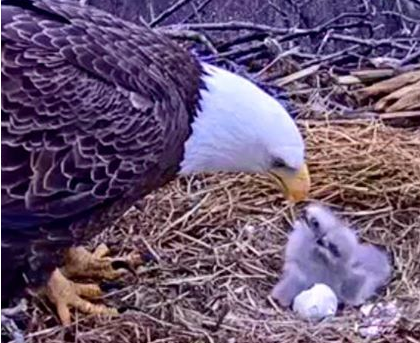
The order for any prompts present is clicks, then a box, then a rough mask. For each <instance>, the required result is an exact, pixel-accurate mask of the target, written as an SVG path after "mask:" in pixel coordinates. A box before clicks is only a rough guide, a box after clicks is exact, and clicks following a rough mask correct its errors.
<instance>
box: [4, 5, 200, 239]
mask: <svg viewBox="0 0 420 343" xmlns="http://www.w3.org/2000/svg"><path fill="white" fill-rule="evenodd" d="M18 4H19V5H16V6H14V5H11V6H9V5H7V4H2V85H1V87H2V163H1V167H2V185H1V187H2V221H3V226H7V227H8V229H13V228H17V229H19V228H20V229H23V228H28V227H34V226H38V227H39V226H43V225H45V224H47V223H51V222H54V221H56V220H58V219H60V220H61V219H63V218H64V219H67V220H68V221H69V222H71V221H72V220H74V218H76V217H77V216H80V214H83V215H85V214H86V212H87V211H90V210H92V209H94V208H97V207H98V206H99V207H100V206H101V205H102V204H106V203H109V202H112V201H113V200H114V199H117V198H119V197H122V196H123V195H125V194H127V193H130V191H131V190H133V189H135V190H136V192H139V193H140V194H138V196H139V197H140V196H141V195H142V194H141V193H146V192H147V191H150V190H151V189H152V188H153V187H157V186H159V185H160V184H161V183H162V182H163V180H159V178H161V179H162V178H164V175H163V174H164V173H165V172H166V173H172V174H173V173H174V172H175V170H174V168H175V167H176V164H177V162H179V159H180V158H181V156H182V148H181V149H180V148H179V147H180V143H182V141H183V140H185V139H186V137H187V135H188V132H189V127H188V126H189V125H188V121H189V120H190V118H189V116H192V115H193V111H194V108H195V106H196V101H198V95H197V94H196V92H198V83H199V76H198V74H199V72H198V68H196V66H195V64H194V62H193V61H192V60H191V58H190V57H189V56H188V55H187V54H186V53H185V52H184V51H183V50H181V49H179V48H177V47H176V46H175V45H174V44H172V43H171V42H169V41H168V40H167V39H164V38H163V37H159V36H157V35H156V34H154V33H153V32H152V31H150V30H148V29H146V28H139V27H136V26H134V25H131V24H130V23H126V22H124V21H122V20H118V19H116V18H114V17H112V16H110V15H107V14H106V13H104V12H101V11H96V10H93V9H88V8H80V7H78V6H72V5H71V4H69V3H68V2H61V1H56V0H54V1H34V2H30V1H22V2H18ZM19 6H23V7H19ZM180 61H182V62H183V63H180ZM166 177H167V175H166ZM142 189H144V190H142ZM50 234H51V233H50Z"/></svg>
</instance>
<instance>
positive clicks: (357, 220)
mask: <svg viewBox="0 0 420 343" xmlns="http://www.w3.org/2000/svg"><path fill="white" fill-rule="evenodd" d="M300 125H301V127H302V131H303V132H304V135H305V138H306V144H307V156H308V160H309V169H310V171H311V176H312V193H311V196H312V198H313V199H316V200H321V201H324V202H326V203H328V204H330V205H332V206H334V207H335V208H337V210H339V211H340V212H341V213H342V214H343V215H344V216H346V217H347V218H350V219H351V221H352V223H353V224H354V226H355V228H356V229H357V230H358V232H359V234H360V236H361V239H362V241H367V242H371V243H374V244H378V245H382V246H384V247H385V248H386V249H387V251H388V252H389V253H390V254H391V255H392V257H393V264H394V271H393V279H392V281H391V283H390V284H389V285H388V286H387V288H386V291H385V292H384V293H383V294H381V296H380V297H379V299H378V300H384V301H392V300H397V304H398V306H399V308H400V309H401V310H402V318H401V320H400V321H399V322H398V323H397V325H396V326H395V327H393V328H391V329H390V331H389V333H387V334H385V335H384V336H382V337H380V338H377V339H375V340H374V341H375V342H416V339H418V337H420V319H419V318H420V301H419V299H420V291H419V289H420V259H419V256H420V243H419V242H420V208H419V204H420V130H419V129H407V128H406V129H402V128H393V127H389V126H385V125H383V124H381V123H380V122H376V121H372V122H366V121H363V122H358V121H357V120H352V121H344V120H342V121H335V122H333V121H331V122H328V121H322V122H321V121H301V122H300ZM297 213H298V209H297V208H293V207H290V206H288V205H287V204H286V203H285V201H284V200H283V198H282V197H281V195H280V193H279V191H278V189H276V187H275V186H274V185H272V184H271V182H270V181H269V180H268V179H265V178H264V177H260V176H251V175H212V176H196V177H191V178H181V179H178V180H176V181H174V182H173V183H171V184H170V185H168V186H167V187H165V188H163V189H161V190H160V191H159V192H157V193H154V194H152V195H150V196H148V197H147V198H145V199H143V201H142V202H141V203H139V204H138V205H137V206H136V207H133V208H132V209H131V210H130V211H129V212H128V213H127V214H126V215H125V217H124V218H122V219H121V220H120V221H119V222H118V223H117V224H116V225H115V226H113V227H112V228H110V229H109V230H107V231H105V232H104V233H103V234H102V235H101V236H100V237H97V238H96V240H95V241H94V242H92V247H93V246H95V245H97V244H98V243H99V242H105V243H107V244H109V245H110V246H111V247H112V249H113V250H115V251H116V252H117V253H118V254H121V255H122V254H126V253H130V252H133V251H134V252H138V251H143V252H144V251H148V252H149V253H150V254H151V255H152V256H153V257H154V259H153V261H151V262H150V263H148V264H147V265H144V266H141V267H139V269H138V278H137V279H135V278H134V277H133V276H127V277H126V278H125V279H124V282H125V284H126V287H124V288H122V289H121V290H118V291H115V292H113V293H110V294H109V295H108V296H107V298H106V301H107V302H108V303H109V304H117V305H121V302H122V303H123V304H124V305H128V306H132V307H133V308H134V309H133V310H128V311H126V312H125V313H124V314H122V315H120V316H119V317H113V318H109V317H103V318H98V317H96V318H89V317H85V316H83V315H79V314H77V315H76V318H75V323H74V325H73V326H72V327H71V328H63V327H60V326H57V320H56V317H55V315H54V311H52V310H49V311H48V308H47V310H46V309H45V307H44V306H43V305H42V304H38V303H35V304H34V305H32V307H31V308H30V309H29V311H28V323H29V324H28V331H29V333H28V335H27V339H28V341H30V342H34V343H35V342H42V343H52V342H62V341H63V340H64V341H71V342H75V341H77V342H80V343H99V342H101V343H104V342H230V343H240V342H247V343H248V342H283V343H291V342H308V343H309V342H356V341H357V342H359V341H360V340H361V338H360V337H359V336H358V334H357V333H356V332H355V329H354V328H355V323H356V322H357V321H358V316H359V312H358V310H357V309H350V308H345V309H344V310H342V311H340V312H339V313H338V314H337V316H336V317H335V318H333V319H332V320H331V321H328V322H325V323H319V324H311V323H308V322H305V321H303V320H301V319H299V318H297V317H296V316H295V315H294V314H293V313H292V312H291V311H290V310H284V309H281V308H279V307H278V306H277V305H276V304H275V303H274V302H273V301H272V300H270V299H269V298H268V294H269V293H270V291H271V288H272V287H273V285H274V284H275V283H276V282H277V280H278V277H279V271H280V270H281V267H282V263H283V255H284V247H285V244H286V240H287V234H288V232H289V231H290V223H291V221H292V220H293V218H294V216H296V214H297ZM76 337H77V338H76Z"/></svg>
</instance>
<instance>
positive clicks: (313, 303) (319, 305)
mask: <svg viewBox="0 0 420 343" xmlns="http://www.w3.org/2000/svg"><path fill="white" fill-rule="evenodd" d="M337 306H338V300H337V296H336V295H335V293H334V291H333V290H332V289H331V288H330V287H328V286H327V285H325V284H322V283H317V284H315V285H314V286H313V287H312V288H310V289H308V290H305V291H303V292H301V293H299V294H298V295H297V296H296V297H295V299H294V301H293V311H295V312H296V313H298V314H299V315H300V316H301V317H303V318H305V319H311V320H321V319H323V318H325V317H332V316H334V315H335V313H336V312H337Z"/></svg>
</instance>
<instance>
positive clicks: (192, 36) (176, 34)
mask: <svg viewBox="0 0 420 343" xmlns="http://www.w3.org/2000/svg"><path fill="white" fill-rule="evenodd" d="M158 30H159V31H160V32H161V33H163V34H164V35H166V36H169V37H171V38H176V39H186V40H191V41H194V42H198V43H201V44H203V45H204V46H205V47H206V48H208V49H209V50H210V51H211V53H212V54H214V55H217V54H219V52H218V51H217V49H216V48H215V47H214V45H213V43H212V42H211V41H210V40H209V39H208V38H207V37H206V36H205V35H203V34H201V33H200V32H197V31H190V30H166V29H162V28H158Z"/></svg>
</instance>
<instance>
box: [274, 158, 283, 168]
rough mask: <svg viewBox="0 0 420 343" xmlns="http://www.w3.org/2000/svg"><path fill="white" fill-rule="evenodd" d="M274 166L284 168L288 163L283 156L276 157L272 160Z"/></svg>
mask: <svg viewBox="0 0 420 343" xmlns="http://www.w3.org/2000/svg"><path fill="white" fill-rule="evenodd" d="M271 165H272V167H273V168H284V167H286V163H284V161H283V160H282V159H281V158H276V159H275V160H273V162H271Z"/></svg>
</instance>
